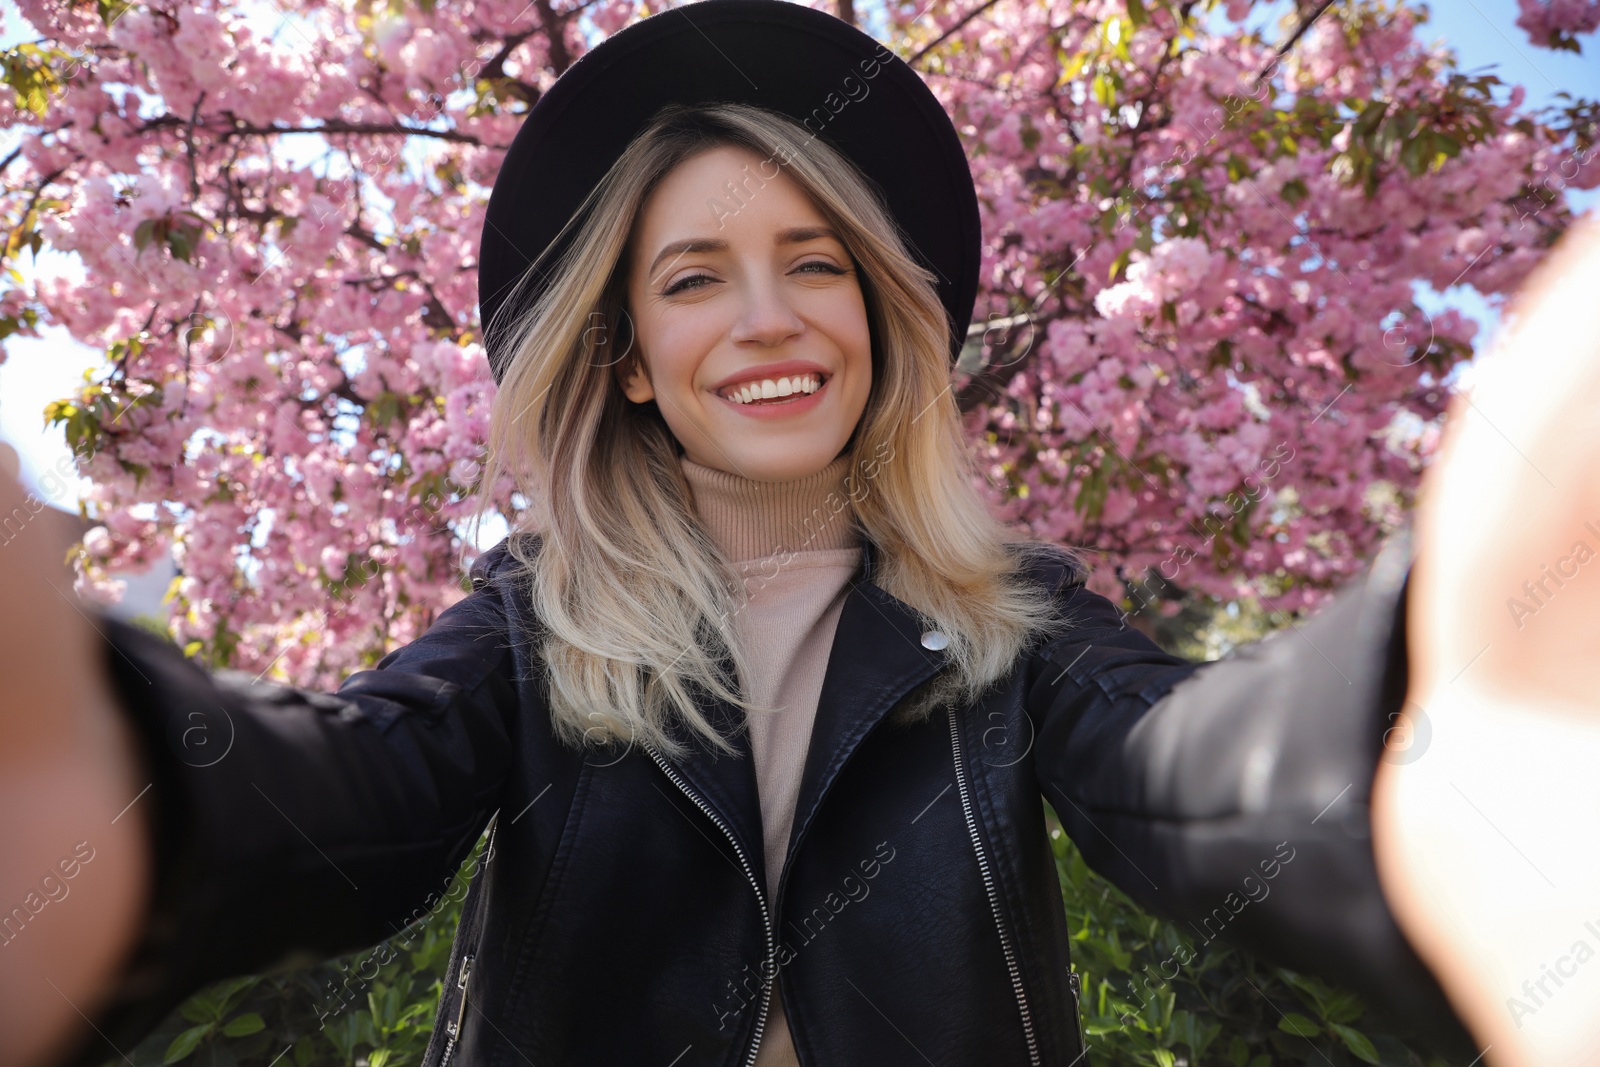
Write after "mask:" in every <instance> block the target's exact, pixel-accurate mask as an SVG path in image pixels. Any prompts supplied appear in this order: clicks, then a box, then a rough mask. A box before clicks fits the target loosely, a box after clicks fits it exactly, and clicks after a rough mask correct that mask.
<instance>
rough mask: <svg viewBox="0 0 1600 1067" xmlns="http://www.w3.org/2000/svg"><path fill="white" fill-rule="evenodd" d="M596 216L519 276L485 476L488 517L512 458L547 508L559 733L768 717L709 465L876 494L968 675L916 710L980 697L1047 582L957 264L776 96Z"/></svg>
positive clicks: (706, 136) (626, 176)
mask: <svg viewBox="0 0 1600 1067" xmlns="http://www.w3.org/2000/svg"><path fill="white" fill-rule="evenodd" d="M730 195H735V196H737V198H738V200H739V203H740V209H739V210H738V212H737V213H732V212H730V211H728V210H727V203H728V198H729V196H730ZM574 225H575V226H576V227H577V229H576V231H575V233H574V236H573V239H572V240H571V242H570V243H569V244H568V246H567V248H566V251H565V253H564V254H563V255H562V256H560V257H559V258H558V259H556V261H555V262H554V264H553V265H552V266H550V267H548V268H546V267H545V266H544V265H542V264H540V265H536V267H532V268H529V269H527V270H525V271H524V272H523V274H522V276H521V279H520V283H521V285H522V286H525V287H532V286H535V285H537V286H539V295H538V298H537V299H536V300H531V301H526V302H524V306H526V308H527V310H526V311H525V312H524V313H523V314H522V315H521V316H520V317H515V318H514V319H513V320H512V321H510V322H508V323H504V324H501V326H500V329H499V336H500V337H501V338H503V341H502V345H503V349H504V351H505V352H507V353H508V355H507V356H506V357H505V359H504V362H503V363H502V365H501V366H502V367H503V377H502V380H501V383H500V391H499V393H498V394H497V395H496V398H495V408H494V415H493V418H492V420H491V427H490V436H489V460H488V463H487V466H486V469H485V476H484V478H483V480H482V482H481V485H482V486H483V487H484V489H485V496H484V498H483V504H484V507H485V508H488V507H489V506H491V500H492V497H491V496H490V495H489V491H490V490H491V488H492V487H493V486H495V485H496V484H497V482H498V481H499V478H500V476H501V475H502V473H504V474H509V475H510V476H511V477H512V478H513V479H514V480H515V483H516V484H517V485H518V486H519V487H521V488H522V489H523V493H524V495H525V496H526V497H528V499H529V500H531V501H534V502H535V506H534V507H533V508H530V509H529V510H528V512H526V513H525V514H524V515H522V516H521V517H520V520H519V522H518V524H517V526H516V529H517V530H519V531H523V532H529V533H531V532H534V531H537V532H538V534H539V545H538V547H535V546H534V545H533V544H532V543H531V541H529V540H526V539H519V538H513V539H512V542H511V545H510V546H509V547H510V552H511V555H512V556H513V557H515V558H516V560H517V561H518V563H519V564H520V569H521V570H522V571H523V572H525V573H527V574H528V575H529V576H530V579H531V586H532V589H533V599H534V604H535V606H536V609H537V611H538V614H539V617H540V619H541V622H542V624H543V625H544V626H545V627H547V629H548V634H549V641H548V643H547V645H546V648H545V650H544V656H545V659H546V661H547V662H548V664H549V670H550V672H551V677H552V680H553V685H552V694H553V699H552V707H551V712H552V716H553V718H554V719H555V722H556V727H557V730H558V731H560V732H561V733H562V734H563V735H564V736H566V737H568V738H570V739H572V740H574V741H577V740H580V739H581V740H583V741H587V742H589V743H597V742H600V741H602V740H604V739H606V738H611V739H616V740H621V741H623V742H626V743H635V742H646V743H648V744H650V745H651V746H654V747H656V748H658V749H660V750H661V751H663V752H667V753H678V752H681V751H682V749H681V748H680V741H679V740H678V739H676V738H674V737H673V736H672V734H671V733H670V731H669V730H668V726H669V724H670V723H672V722H673V721H675V720H676V721H681V723H683V724H685V725H687V726H689V727H690V728H691V730H692V731H693V732H694V733H695V734H697V735H698V736H699V737H700V738H701V739H702V740H704V741H706V742H708V743H710V744H711V745H713V746H714V747H716V748H719V749H722V750H723V751H729V747H728V741H727V739H726V738H725V737H723V736H722V735H721V734H720V733H719V732H718V731H717V730H715V729H714V728H712V726H711V724H710V723H709V722H707V721H706V719H705V718H704V716H703V714H702V711H701V709H700V707H699V706H698V705H697V702H696V701H695V699H694V697H693V691H694V689H696V688H699V689H700V690H702V691H703V692H706V693H711V694H714V695H715V696H716V697H718V698H719V699H723V700H726V701H728V702H729V703H730V704H731V705H732V706H734V707H737V708H741V709H743V710H746V711H752V710H756V708H757V704H756V703H754V702H752V701H751V700H750V699H749V694H748V692H746V693H741V692H739V691H738V689H737V688H736V687H735V686H734V685H732V684H730V679H729V676H728V674H727V673H726V671H725V668H724V664H723V662H722V658H723V657H724V656H726V657H728V659H729V660H730V661H731V663H732V666H733V675H734V677H736V678H739V679H749V678H751V677H752V676H753V674H754V666H755V665H754V663H753V662H752V661H751V660H750V659H749V658H748V657H749V656H750V655H751V650H749V649H747V648H745V647H744V646H743V644H742V643H741V642H740V641H738V640H737V639H736V638H735V635H734V634H733V633H732V632H731V631H730V630H728V629H727V628H726V626H725V625H724V624H725V622H726V620H727V619H729V618H730V617H733V616H735V615H737V614H738V612H739V601H740V600H741V599H742V596H741V594H740V592H739V591H738V590H736V589H735V588H734V583H732V582H730V577H732V576H733V573H734V571H735V570H736V568H734V567H733V566H732V564H733V563H734V562H736V560H735V559H732V558H730V549H731V548H732V546H730V544H729V543H728V542H727V540H726V539H725V538H723V539H719V538H717V537H715V536H712V535H711V533H710V531H708V529H707V527H706V526H705V525H704V523H703V521H702V520H703V518H704V516H703V515H702V514H701V513H700V511H701V509H699V508H697V502H696V495H697V494H696V493H695V488H696V487H694V486H692V485H691V479H692V478H694V477H696V476H699V477H700V478H701V479H702V481H705V480H708V479H709V480H712V481H715V480H716V479H715V477H714V476H715V475H718V474H720V475H723V476H725V478H732V479H738V483H730V482H726V481H723V482H722V483H721V488H729V487H731V486H732V485H734V484H738V485H740V486H744V485H746V484H752V483H760V484H769V485H771V486H772V487H773V488H772V489H771V490H770V492H772V493H782V494H788V493H790V492H791V491H794V490H796V489H798V488H800V486H799V483H800V481H801V480H803V479H813V480H815V479H823V480H825V481H826V483H827V484H826V485H819V486H818V487H817V488H818V489H819V490H820V492H821V494H823V495H825V494H826V493H827V492H828V491H829V490H836V489H838V488H840V487H841V486H842V485H844V484H845V483H847V482H848V483H849V484H852V485H853V486H855V488H853V489H851V490H850V495H851V497H852V501H853V505H854V507H853V512H852V518H853V519H854V526H855V528H856V529H858V530H860V531H861V532H863V533H865V534H866V536H867V537H869V538H870V539H871V540H872V542H873V543H874V544H876V545H880V546H885V547H886V548H887V547H888V546H895V550H894V551H892V552H886V554H885V558H884V561H883V569H884V573H883V576H882V578H881V581H882V582H883V584H884V588H886V589H888V590H890V591H892V592H894V594H895V595H896V596H899V597H901V598H903V599H905V600H907V601H908V602H911V603H916V604H918V605H919V606H920V607H922V608H923V610H925V611H926V612H927V614H928V615H929V617H930V618H931V619H932V620H934V624H935V626H936V628H937V629H939V630H940V631H941V632H942V633H945V634H946V635H947V636H948V637H949V638H950V641H951V648H950V653H951V657H952V659H953V661H954V663H955V665H956V669H955V670H953V671H951V672H949V673H948V674H947V675H944V676H941V677H940V679H939V680H938V682H937V683H936V684H935V685H934V686H932V687H931V688H930V689H929V691H928V692H927V693H926V694H924V695H923V697H922V699H920V700H919V701H916V702H914V704H913V705H912V706H910V707H908V708H907V709H906V712H905V714H906V716H907V717H909V718H917V717H919V715H922V714H925V713H926V712H927V711H928V710H930V709H931V708H932V707H933V706H935V705H936V704H937V703H939V702H940V701H941V700H944V699H947V698H950V697H952V696H954V695H955V694H964V696H965V697H966V699H973V698H974V697H975V696H976V695H977V693H979V692H980V691H981V690H982V689H983V687H984V686H986V685H988V684H991V683H992V682H994V681H995V680H996V679H998V678H1000V677H1003V676H1004V675H1005V674H1006V673H1007V672H1008V671H1009V670H1010V669H1011V666H1012V665H1013V663H1014V661H1015V657H1016V656H1017V655H1018V653H1019V652H1020V651H1021V649H1022V648H1023V647H1024V645H1025V643H1026V641H1027V640H1028V638H1029V635H1030V634H1033V635H1035V636H1037V635H1039V634H1041V633H1042V632H1044V631H1045V630H1048V629H1049V626H1050V624H1051V619H1052V611H1051V607H1050V604H1049V599H1048V597H1046V596H1043V595H1042V594H1041V592H1040V591H1039V590H1038V589H1037V588H1034V587H1032V586H1031V585H1030V584H1029V583H1028V582H1026V581H1025V580H1023V579H1022V578H1021V577H1020V573H1019V572H1018V571H1017V569H1016V559H1015V557H1014V555H1013V554H1012V552H1011V551H1010V550H1008V549H1006V548H1005V547H1004V546H1005V544H1006V543H1007V542H1014V541H1015V540H1016V537H1015V534H1014V533H1013V532H1012V531H1010V530H1009V529H1008V528H1007V527H1006V526H1005V525H1004V524H1002V523H1001V522H1000V521H999V520H998V519H997V518H996V517H995V516H994V515H993V514H992V513H991V512H990V510H989V508H988V505H987V502H986V501H985V500H984V499H983V498H982V497H981V496H980V495H979V493H978V491H977V490H976V488H975V486H976V485H978V484H981V479H980V478H979V476H978V475H977V472H976V471H975V469H974V468H973V466H972V456H971V453H970V452H969V451H968V450H967V449H966V448H965V447H964V437H963V434H962V432H961V424H960V415H959V412H958V410H957V408H956V405H955V402H954V397H953V395H952V393H951V391H950V373H949V354H948V353H949V337H950V332H951V330H950V323H949V317H948V315H947V313H946V311H945V308H944V305H943V304H942V303H941V301H940V295H939V290H938V286H937V276H936V275H935V274H934V273H933V272H932V271H930V270H928V269H927V268H925V267H923V266H922V265H921V264H919V263H918V262H917V260H916V258H915V257H914V255H913V252H912V250H911V249H910V248H909V247H908V246H907V244H906V242H905V240H904V238H903V236H902V233H901V229H900V227H899V226H898V225H897V224H896V221H895V218H894V217H893V216H892V215H891V214H890V213H889V212H888V210H887V208H886V207H885V205H884V203H883V201H882V199H881V198H880V197H879V196H878V195H877V194H876V193H874V191H873V190H872V189H871V187H870V186H869V184H868V182H867V181H866V180H865V178H864V176H863V174H862V172H861V171H860V170H859V169H858V168H857V167H856V166H855V165H854V164H853V163H852V162H851V161H850V160H849V159H847V158H846V157H844V156H843V155H842V154H841V153H840V152H839V151H838V150H837V149H835V148H833V147H832V146H831V145H829V144H828V143H826V142H824V141H822V140H820V139H818V138H816V137H814V136H812V135H811V134H809V133H808V132H807V131H806V129H805V127H803V126H802V125H800V124H799V123H797V122H795V121H794V120H792V119H790V118H788V117H786V116H784V115H780V114H777V113H775V112H772V111H768V110H765V109H762V108H758V107H754V106H751V105H749V104H742V103H720V104H714V105H707V106H687V105H673V104H669V105H667V106H665V107H663V108H662V109H661V110H660V112H659V113H658V114H657V115H656V116H655V117H654V119H653V120H652V121H651V122H650V123H648V124H647V126H646V128H645V129H643V130H642V131H641V132H640V133H639V135H638V136H637V137H636V138H635V139H634V140H633V141H632V142H631V143H630V144H629V145H628V146H627V148H626V149H625V150H624V151H623V152H622V153H621V154H620V155H619V156H618V157H617V159H616V160H615V161H614V163H613V164H612V166H611V167H610V169H609V170H608V171H607V173H606V175H605V176H604V177H603V178H602V179H601V181H600V182H599V184H598V185H597V187H596V188H595V190H594V191H593V193H592V194H591V196H590V197H589V198H588V206H587V207H586V209H585V210H584V211H582V212H580V214H579V216H578V217H577V218H576V219H575V220H574ZM516 303H517V301H515V300H511V301H508V304H513V305H514V304H516ZM811 382H815V383H816V386H817V387H816V388H815V390H814V391H808V390H810V388H811ZM758 389H759V390H760V393H759V396H760V399H759V400H758V399H757V396H758V393H757V390H758ZM785 390H787V393H788V396H790V397H795V394H796V392H799V393H801V394H804V395H803V396H800V397H798V398H795V399H787V400H785V399H783V394H784V391H785ZM769 392H770V393H771V396H770V397H769V396H767V394H768V393H769ZM908 413H909V414H908ZM886 456H887V457H893V458H892V459H890V460H884V459H883V457H886ZM869 467H870V470H869ZM714 488H716V487H714V486H707V485H702V486H700V487H699V489H700V492H699V493H698V496H699V497H701V498H703V497H705V496H706V495H707V494H708V492H710V491H711V490H712V489H714ZM701 503H703V500H702V501H701ZM819 503H820V501H819V500H812V501H810V504H809V506H812V507H815V506H817V505H819ZM836 525H845V524H836ZM793 526H794V528H793V529H791V530H790V531H789V532H788V533H787V534H786V535H785V536H786V537H788V538H789V539H791V540H792V541H799V540H800V539H801V537H802V536H803V534H802V532H801V530H800V529H799V523H798V522H796V523H794V524H793ZM849 535H850V531H848V530H843V529H841V530H838V531H836V532H835V534H834V535H833V537H834V539H833V540H828V541H826V546H827V547H831V548H833V549H835V550H837V549H841V548H844V547H846V546H847V544H850V543H854V542H852V541H848V540H840V539H839V538H848V537H849ZM816 547H819V548H820V547H823V545H822V543H818V544H817V546H816ZM1053 551H1056V552H1058V553H1061V552H1064V551H1065V550H1063V549H1059V548H1056V549H1053ZM762 554H765V553H762ZM641 563H643V564H644V565H643V566H641ZM577 605H581V606H582V607H581V610H578V609H577V608H576V606H577ZM1058 625H1059V624H1058ZM713 630H716V631H717V632H712V631H713ZM685 634H699V635H701V636H700V640H698V641H694V642H686V641H685V640H684V636H683V635H685ZM651 677H653V678H654V679H655V681H654V683H653V684H646V682H647V680H648V679H649V678H651Z"/></svg>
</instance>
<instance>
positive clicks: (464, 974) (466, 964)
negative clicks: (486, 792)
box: [439, 811, 500, 1067]
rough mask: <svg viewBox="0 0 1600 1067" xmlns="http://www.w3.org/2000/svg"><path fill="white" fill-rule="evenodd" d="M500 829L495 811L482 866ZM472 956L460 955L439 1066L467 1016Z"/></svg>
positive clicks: (443, 1066)
mask: <svg viewBox="0 0 1600 1067" xmlns="http://www.w3.org/2000/svg"><path fill="white" fill-rule="evenodd" d="M498 829H500V813H499V812H498V811H497V812H495V813H494V815H493V816H492V817H491V818H490V819H489V840H488V841H486V842H485V843H484V846H483V866H485V867H487V866H488V865H489V861H490V860H492V859H494V833H495V831H496V830H498ZM472 960H473V957H472V956H462V957H461V973H460V975H459V976H458V977H457V978H456V988H457V989H459V990H461V1003H459V1004H457V1005H456V1018H455V1022H453V1023H450V1024H447V1025H446V1026H445V1033H446V1034H448V1035H449V1039H448V1040H447V1041H446V1042H445V1046H444V1055H443V1056H441V1057H440V1058H439V1067H447V1065H448V1064H449V1063H450V1057H451V1056H453V1055H455V1051H456V1041H458V1040H459V1039H460V1037H461V1024H462V1023H463V1022H464V1021H465V1020H466V1016H467V979H468V977H469V976H470V975H471V973H472Z"/></svg>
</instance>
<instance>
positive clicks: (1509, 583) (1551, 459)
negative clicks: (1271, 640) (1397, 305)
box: [1373, 212, 1600, 1067]
mask: <svg viewBox="0 0 1600 1067" xmlns="http://www.w3.org/2000/svg"><path fill="white" fill-rule="evenodd" d="M1511 312H1512V313H1511V314H1510V315H1509V316H1508V325H1507V327H1506V329H1505V333H1504V335H1503V337H1502V338H1501V339H1500V340H1499V341H1498V342H1497V343H1496V345H1495V350H1494V351H1492V352H1490V353H1488V354H1486V355H1485V356H1484V358H1482V359H1481V360H1480V361H1479V362H1478V365H1477V366H1476V367H1475V368H1474V370H1475V373H1474V375H1473V378H1472V382H1471V385H1470V386H1469V389H1470V391H1469V392H1467V393H1466V394H1465V395H1463V396H1460V397H1458V398H1457V400H1456V401H1455V404H1454V407H1453V410H1452V418H1451V420H1450V425H1449V427H1448V429H1447V432H1446V434H1445V438H1444V442H1443V446H1442V448H1441V451H1440V456H1441V458H1440V462H1439V463H1438V464H1436V466H1435V469H1434V470H1433V471H1430V478H1429V480H1428V481H1427V482H1425V483H1424V485H1423V493H1422V497H1421V499H1420V501H1419V505H1418V509H1417V534H1418V538H1419V543H1420V544H1422V545H1423V546H1425V548H1426V549H1427V550H1426V551H1419V553H1418V557H1417V568H1416V579H1415V583H1414V585H1415V595H1414V596H1412V597H1411V599H1410V619H1409V622H1410V624H1411V629H1412V632H1413V633H1415V634H1417V635H1418V637H1419V638H1425V640H1421V641H1418V642H1416V643H1414V645H1413V677H1412V687H1411V694H1410V699H1411V701H1412V703H1413V704H1414V706H1416V707H1418V708H1424V709H1426V714H1427V716H1428V718H1429V720H1430V723H1431V728H1432V739H1431V747H1430V748H1429V750H1428V752H1427V754H1426V756H1425V758H1422V759H1417V760H1413V761H1409V762H1405V763H1395V764H1385V765H1382V766H1381V767H1380V769H1379V773H1378V780H1377V783H1376V786H1375V793H1374V807H1373V813H1374V837H1375V841H1376V844H1377V848H1378V863H1379V870H1380V873H1381V875H1382V877H1383V884H1384V889H1385V890H1386V891H1387V892H1388V894H1389V896H1390V899H1391V900H1393V901H1394V903H1395V910H1396V914H1397V915H1398V916H1399V917H1400V920H1401V923H1402V925H1403V926H1404V927H1405V930H1406V932H1407V933H1408V934H1409V935H1411V936H1412V937H1413V938H1414V939H1415V940H1416V942H1417V945H1418V948H1419V950H1420V951H1421V952H1422V954H1423V956H1424V958H1425V959H1427V960H1428V962H1429V964H1430V965H1431V966H1432V967H1433V969H1434V970H1435V971H1436V972H1437V973H1438V974H1439V975H1440V976H1441V977H1442V978H1443V980H1444V984H1445V988H1446V989H1447V990H1449V992H1450V995H1451V997H1452V998H1453V1000H1454V1001H1455V1002H1456V1003H1457V1004H1458V1005H1460V1006H1461V1008H1462V1011H1463V1012H1464V1013H1465V1014H1466V1017H1467V1019H1468V1021H1469V1022H1470V1023H1471V1024H1472V1026H1473V1028H1474V1030H1475V1031H1476V1032H1477V1034H1478V1036H1479V1039H1480V1041H1481V1042H1482V1043H1483V1044H1485V1045H1489V1046H1491V1047H1492V1051H1490V1053H1489V1055H1488V1057H1487V1059H1488V1061H1489V1062H1490V1063H1492V1064H1495V1065H1497V1067H1559V1065H1564V1064H1592V1063H1600V963H1597V962H1595V958H1596V956H1597V954H1600V847H1597V843H1596V840H1595V839H1596V836H1597V835H1596V829H1597V823H1600V773H1597V770H1600V215H1597V214H1596V213H1594V212H1590V213H1589V216H1588V217H1587V218H1586V219H1584V220H1581V221H1580V222H1579V224H1578V225H1577V226H1575V227H1574V228H1573V230H1572V231H1571V232H1569V233H1568V234H1567V235H1566V236H1565V237H1563V238H1562V242H1561V244H1560V245H1559V246H1558V247H1557V248H1556V250H1555V251H1554V253H1553V254H1552V255H1551V256H1550V257H1549V259H1547V260H1546V261H1545V263H1544V264H1543V265H1542V266H1541V267H1540V269H1539V272H1538V273H1537V274H1536V275H1535V277H1534V278H1533V280H1532V281H1531V283H1530V285H1529V287H1528V288H1527V289H1526V290H1525V291H1524V292H1523V293H1522V294H1521V295H1520V296H1519V297H1518V300H1517V303H1516V304H1515V305H1514V306H1513V308H1512V309H1511Z"/></svg>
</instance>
